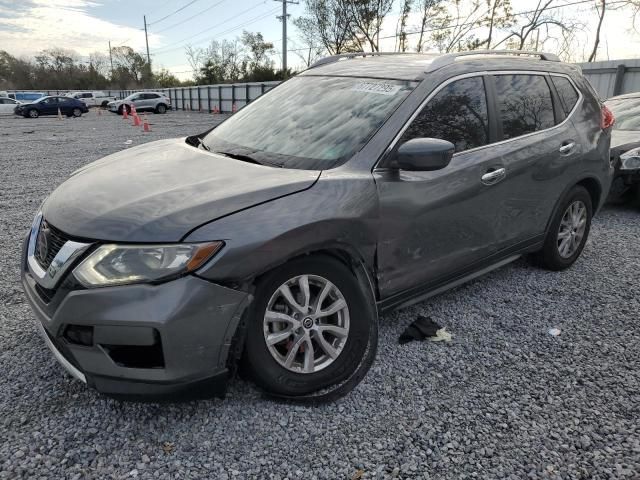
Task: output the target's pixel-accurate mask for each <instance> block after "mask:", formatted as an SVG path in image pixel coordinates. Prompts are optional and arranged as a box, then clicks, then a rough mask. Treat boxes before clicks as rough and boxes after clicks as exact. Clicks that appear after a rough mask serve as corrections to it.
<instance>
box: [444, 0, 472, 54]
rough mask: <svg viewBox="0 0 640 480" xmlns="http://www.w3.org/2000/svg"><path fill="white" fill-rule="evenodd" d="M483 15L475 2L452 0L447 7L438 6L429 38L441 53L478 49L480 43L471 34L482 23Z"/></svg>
mask: <svg viewBox="0 0 640 480" xmlns="http://www.w3.org/2000/svg"><path fill="white" fill-rule="evenodd" d="M484 13H485V12H484V10H483V9H482V8H481V5H480V3H479V2H478V1H476V0H473V1H471V2H464V1H463V0H454V1H453V4H452V5H449V6H442V5H438V7H437V12H436V14H435V17H434V19H433V24H434V30H433V34H432V35H431V38H432V40H433V41H434V42H435V44H436V45H437V47H438V49H439V50H440V51H441V52H451V51H454V50H465V49H466V50H468V49H472V48H478V46H479V45H480V41H479V40H477V39H475V38H474V37H473V36H472V35H471V32H472V31H473V30H474V29H476V28H477V27H478V25H479V24H480V23H481V22H482V18H483V16H484Z"/></svg>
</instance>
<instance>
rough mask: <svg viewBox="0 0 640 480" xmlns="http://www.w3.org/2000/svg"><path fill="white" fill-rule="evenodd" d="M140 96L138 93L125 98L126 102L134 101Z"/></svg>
mask: <svg viewBox="0 0 640 480" xmlns="http://www.w3.org/2000/svg"><path fill="white" fill-rule="evenodd" d="M137 96H138V94H137V93H132V94H131V95H129V96H128V97H125V100H133V98H134V97H137Z"/></svg>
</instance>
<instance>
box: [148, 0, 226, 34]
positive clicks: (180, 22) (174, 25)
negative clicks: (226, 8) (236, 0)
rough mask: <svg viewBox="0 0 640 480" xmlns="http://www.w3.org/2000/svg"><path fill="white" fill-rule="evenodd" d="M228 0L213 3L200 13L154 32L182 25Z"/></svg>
mask: <svg viewBox="0 0 640 480" xmlns="http://www.w3.org/2000/svg"><path fill="white" fill-rule="evenodd" d="M225 1H226V0H220V1H219V2H218V3H214V4H213V5H211V6H210V7H207V8H205V9H204V10H201V11H199V12H198V13H196V14H195V15H191V16H190V17H189V18H185V19H184V20H181V21H179V22H177V23H174V24H173V25H169V26H168V27H164V28H163V29H162V30H158V31H157V32H154V33H162V32H165V31H167V30H170V29H172V28H174V27H177V26H178V25H182V24H183V23H186V22H188V21H189V20H193V19H194V18H196V17H197V16H199V15H202V14H203V13H205V12H208V11H209V10H211V9H212V8H215V7H217V6H218V5H220V4H221V3H224V2H225Z"/></svg>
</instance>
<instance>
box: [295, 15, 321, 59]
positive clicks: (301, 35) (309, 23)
mask: <svg viewBox="0 0 640 480" xmlns="http://www.w3.org/2000/svg"><path fill="white" fill-rule="evenodd" d="M293 24H294V25H295V27H296V28H297V29H298V39H299V43H300V44H301V46H302V48H301V49H300V50H295V52H294V53H295V54H296V55H297V56H298V57H300V59H301V60H302V61H303V62H304V64H305V65H306V66H307V67H310V66H311V65H312V64H313V63H314V62H315V61H316V60H317V59H318V58H319V57H321V56H322V54H323V53H324V51H325V48H324V46H322V45H321V41H320V40H319V38H320V36H319V34H318V31H317V30H316V26H315V24H314V23H313V20H312V19H311V18H309V17H298V18H295V19H294V20H293Z"/></svg>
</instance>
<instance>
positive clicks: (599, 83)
mask: <svg viewBox="0 0 640 480" xmlns="http://www.w3.org/2000/svg"><path fill="white" fill-rule="evenodd" d="M578 65H579V66H580V68H582V73H583V74H584V76H585V77H587V79H588V80H589V82H590V83H591V85H593V88H595V89H596V91H597V92H598V94H599V95H600V97H602V98H603V99H604V98H609V97H613V96H615V95H621V94H623V93H631V92H640V59H630V60H607V61H603V62H592V63H578Z"/></svg>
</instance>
